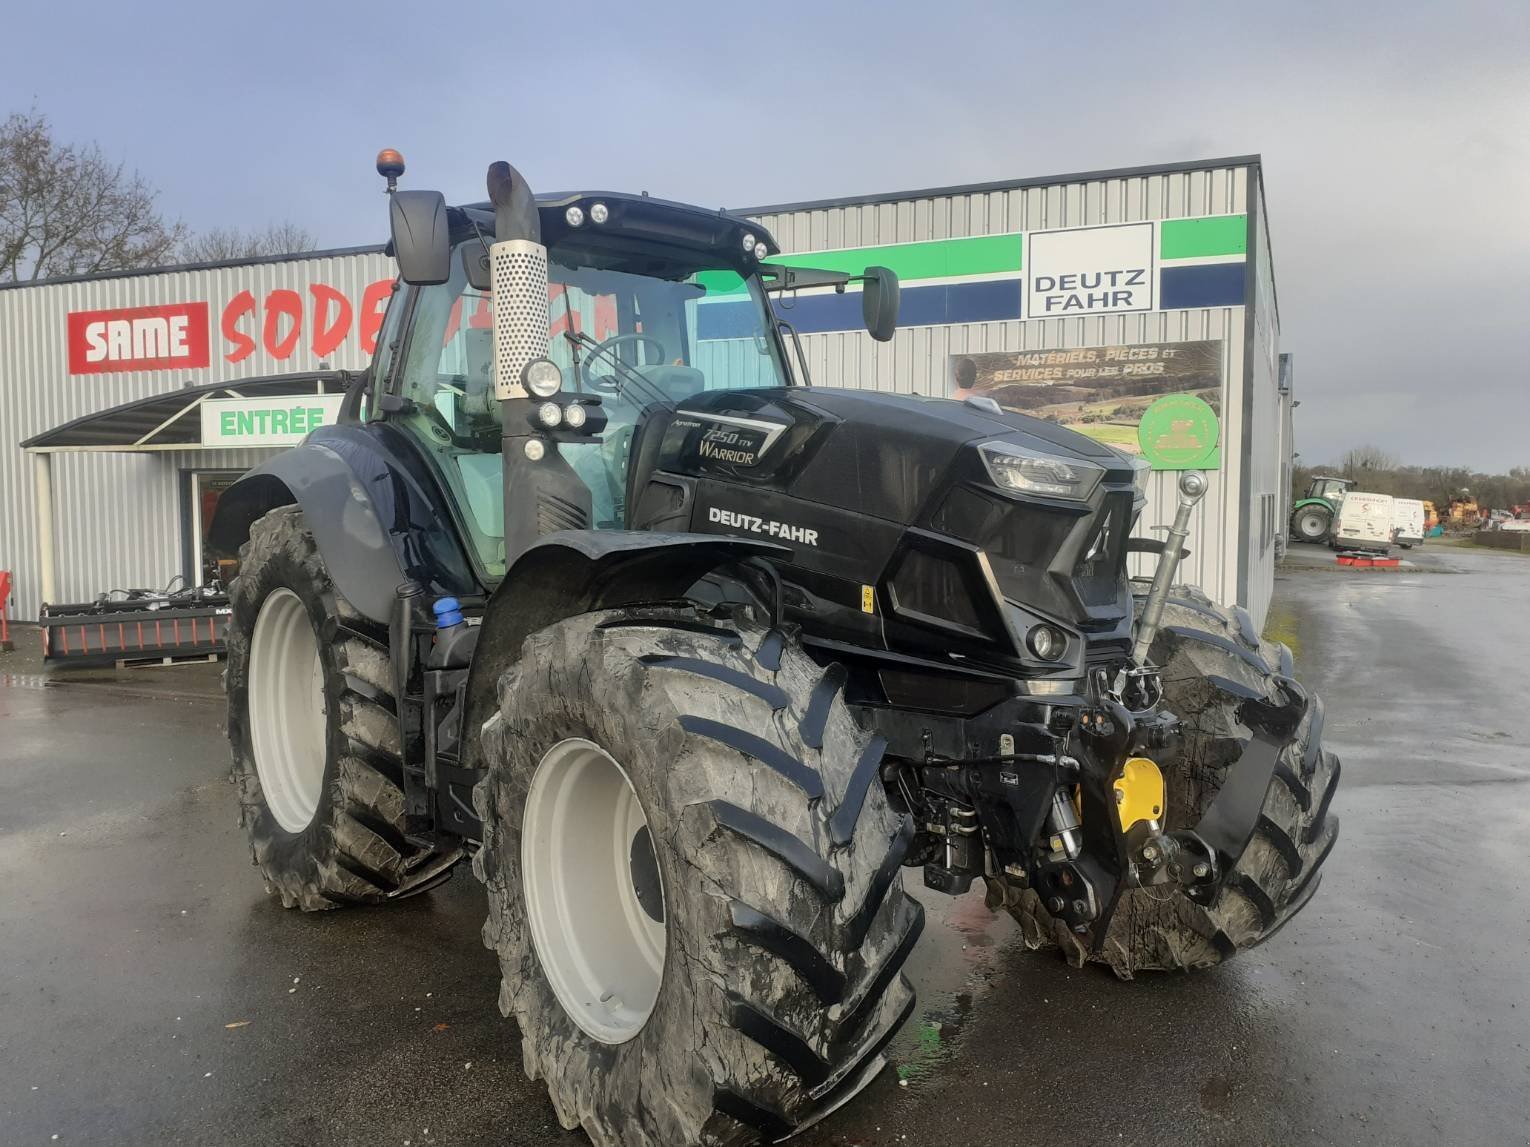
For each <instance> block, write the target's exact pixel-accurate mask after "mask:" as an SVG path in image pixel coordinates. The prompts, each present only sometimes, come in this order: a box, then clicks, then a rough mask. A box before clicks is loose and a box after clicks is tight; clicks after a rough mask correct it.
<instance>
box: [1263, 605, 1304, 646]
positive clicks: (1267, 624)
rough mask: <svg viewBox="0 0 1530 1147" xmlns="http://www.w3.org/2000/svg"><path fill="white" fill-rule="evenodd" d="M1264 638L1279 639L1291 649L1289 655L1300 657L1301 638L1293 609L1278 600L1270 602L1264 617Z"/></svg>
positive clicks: (1269, 639) (1268, 639) (1267, 639)
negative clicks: (1268, 610)
mask: <svg viewBox="0 0 1530 1147" xmlns="http://www.w3.org/2000/svg"><path fill="white" fill-rule="evenodd" d="M1264 639H1265V640H1266V641H1279V642H1280V643H1281V644H1283V645H1285V647H1286V648H1287V649H1289V650H1290V651H1291V656H1293V657H1297V658H1299V657H1301V655H1302V638H1301V634H1300V633H1299V632H1298V631H1297V626H1296V613H1295V611H1294V610H1292V609H1291V608H1290V607H1289V606H1287V605H1285V604H1284V603H1282V602H1280V601H1274V602H1271V603H1270V612H1269V613H1268V614H1267V615H1266V617H1265V619H1264Z"/></svg>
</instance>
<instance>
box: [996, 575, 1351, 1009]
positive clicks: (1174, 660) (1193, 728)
mask: <svg viewBox="0 0 1530 1147" xmlns="http://www.w3.org/2000/svg"><path fill="white" fill-rule="evenodd" d="M1151 656H1152V660H1153V662H1154V663H1155V664H1157V665H1160V666H1162V667H1163V684H1164V704H1165V705H1166V706H1167V707H1168V708H1169V709H1170V710H1172V711H1173V712H1174V713H1175V714H1176V715H1178V717H1179V718H1180V720H1181V722H1182V731H1183V736H1182V741H1181V745H1180V747H1179V749H1178V751H1176V752H1175V753H1174V754H1173V755H1165V756H1164V757H1163V758H1162V760H1161V762H1160V763H1161V764H1162V766H1163V774H1164V784H1165V788H1166V793H1165V796H1166V798H1167V801H1168V808H1167V811H1166V815H1165V826H1166V827H1167V828H1170V829H1174V828H1190V827H1193V826H1194V825H1195V824H1196V823H1197V822H1199V820H1200V818H1201V814H1202V813H1203V812H1204V811H1205V809H1206V807H1207V806H1208V805H1209V804H1210V803H1211V801H1212V799H1213V798H1214V797H1215V796H1216V795H1217V793H1218V792H1219V791H1220V790H1221V787H1222V781H1223V779H1224V778H1225V777H1226V775H1227V769H1228V767H1229V766H1230V765H1231V764H1232V762H1234V761H1235V760H1237V759H1238V757H1239V756H1240V755H1241V754H1242V752H1243V748H1244V745H1245V744H1246V742H1247V740H1248V737H1249V733H1248V731H1247V730H1246V729H1245V728H1244V727H1243V726H1242V725H1241V724H1240V723H1239V722H1238V719H1237V708H1238V702H1237V699H1236V698H1234V697H1230V696H1229V695H1228V694H1227V693H1225V692H1223V691H1222V690H1219V689H1216V688H1214V687H1213V686H1212V685H1211V683H1210V682H1209V681H1208V680H1207V678H1208V677H1212V676H1218V677H1225V678H1229V679H1231V680H1233V681H1237V682H1240V683H1242V684H1244V685H1246V686H1248V687H1249V688H1252V689H1256V690H1259V691H1261V692H1263V693H1265V694H1266V695H1271V696H1273V689H1272V685H1271V678H1272V677H1273V676H1274V675H1276V674H1280V675H1283V676H1290V675H1291V672H1292V661H1291V653H1290V650H1288V649H1287V648H1286V647H1285V646H1284V645H1280V644H1278V643H1275V642H1268V641H1261V640H1260V639H1259V635H1258V634H1257V633H1256V632H1255V631H1254V627H1253V625H1252V623H1251V622H1250V621H1249V617H1248V614H1247V613H1246V612H1243V611H1241V610H1238V611H1235V610H1229V609H1226V608H1224V607H1223V606H1220V605H1217V604H1216V603H1214V602H1213V601H1212V600H1211V599H1210V598H1208V597H1207V596H1206V595H1205V594H1204V593H1202V592H1201V591H1200V590H1198V589H1195V588H1193V587H1189V586H1176V587H1174V588H1173V589H1172V590H1171V591H1170V595H1169V602H1168V604H1167V605H1166V606H1165V608H1164V615H1163V627H1162V628H1161V629H1160V630H1159V634H1158V638H1157V640H1156V641H1154V643H1153V649H1152V655H1151ZM1322 736H1323V702H1322V700H1321V699H1320V698H1318V697H1317V696H1315V695H1314V696H1313V697H1312V699H1311V703H1310V705H1309V706H1308V710H1307V715H1306V717H1305V718H1303V720H1302V722H1301V724H1300V726H1299V727H1298V728H1297V729H1296V731H1295V732H1294V733H1293V734H1292V735H1291V737H1290V739H1289V740H1288V741H1287V743H1286V745H1285V746H1284V748H1282V750H1281V752H1280V757H1279V760H1278V762H1277V764H1276V767H1275V776H1274V778H1273V779H1272V780H1271V782H1270V787H1269V789H1268V790H1267V791H1266V793H1265V798H1264V807H1263V810H1262V812H1261V814H1260V816H1259V820H1258V826H1257V827H1256V829H1255V831H1254V836H1253V839H1252V840H1251V841H1250V842H1249V845H1248V848H1247V849H1246V850H1245V851H1244V853H1243V855H1242V857H1241V858H1240V859H1239V860H1238V863H1237V864H1236V865H1235V866H1234V868H1233V870H1232V872H1231V873H1229V874H1228V875H1227V877H1226V878H1225V879H1224V881H1223V884H1222V888H1221V892H1220V893H1219V894H1218V897H1217V899H1216V901H1215V903H1213V904H1212V905H1210V906H1209V907H1203V906H1201V905H1199V904H1197V903H1195V902H1194V901H1192V900H1190V899H1189V898H1188V897H1186V896H1184V895H1182V894H1181V893H1179V892H1178V891H1171V890H1169V889H1166V888H1162V887H1158V888H1148V889H1133V890H1130V891H1128V892H1125V893H1123V894H1122V896H1121V900H1120V902H1119V904H1118V905H1117V907H1116V912H1115V915H1114V916H1113V917H1112V918H1111V922H1110V927H1109V929H1108V931H1107V932H1106V936H1105V943H1104V944H1103V945H1102V948H1101V950H1100V951H1099V952H1098V953H1090V952H1088V951H1087V950H1086V949H1085V948H1084V946H1083V945H1082V944H1080V943H1079V941H1078V939H1077V938H1076V937H1075V936H1074V934H1073V933H1072V932H1070V931H1069V930H1068V928H1067V927H1066V926H1064V925H1063V924H1061V923H1059V922H1058V921H1056V920H1054V919H1053V918H1052V917H1051V916H1050V915H1049V914H1048V913H1047V911H1046V909H1045V908H1044V907H1043V906H1042V903H1041V899H1040V897H1038V896H1037V895H1036V893H1035V892H1034V891H1032V890H1030V889H1017V888H1013V887H1010V886H1007V885H1004V884H1000V883H997V882H993V881H990V883H989V903H990V904H991V905H992V906H993V907H995V908H997V907H999V906H1000V905H1003V906H1005V907H1008V908H1009V910H1010V912H1011V913H1012V914H1013V915H1014V917H1015V919H1016V920H1017V921H1018V922H1019V924H1020V926H1021V928H1022V929H1023V930H1024V932H1025V937H1026V941H1027V943H1028V944H1029V946H1031V947H1033V948H1039V947H1044V946H1051V945H1056V946H1058V947H1060V948H1061V949H1062V950H1063V952H1064V954H1065V955H1067V956H1068V958H1069V960H1070V961H1071V962H1073V963H1074V964H1083V963H1085V962H1086V961H1095V962H1100V963H1104V964H1108V965H1109V966H1110V967H1111V968H1112V969H1113V970H1114V971H1115V972H1116V974H1117V975H1119V976H1121V977H1122V978H1123V979H1130V978H1131V977H1132V976H1133V975H1134V974H1135V973H1137V972H1142V971H1163V970H1189V969H1192V968H1205V967H1210V966H1212V965H1214V964H1219V963H1221V962H1222V961H1223V960H1226V959H1228V958H1229V957H1231V956H1233V955H1236V954H1237V953H1238V952H1240V951H1243V950H1244V949H1246V948H1251V947H1253V946H1254V945H1255V944H1258V943H1259V942H1261V941H1262V940H1265V939H1268V938H1269V937H1270V936H1271V935H1273V934H1274V933H1275V932H1276V931H1278V930H1279V929H1280V928H1281V927H1282V926H1283V925H1284V924H1285V923H1286V922H1287V921H1288V920H1290V918H1291V917H1292V916H1293V915H1295V913H1296V912H1297V911H1298V910H1299V909H1300V908H1301V907H1302V906H1303V905H1305V904H1306V903H1307V901H1308V899H1309V898H1310V897H1311V896H1312V894H1313V893H1314V892H1316V891H1317V887H1318V883H1319V881H1320V880H1321V879H1322V873H1321V871H1320V869H1321V867H1322V864H1323V862H1324V861H1325V860H1326V859H1327V858H1328V854H1329V852H1330V851H1331V850H1332V849H1333V846H1334V844H1335V842H1336V841H1337V840H1338V835H1339V818H1338V817H1336V816H1334V815H1332V814H1331V813H1330V812H1329V804H1330V802H1331V801H1332V800H1333V795H1334V792H1335V790H1336V789H1337V787H1338V783H1339V758H1338V757H1337V756H1335V755H1334V754H1333V753H1330V752H1328V751H1326V750H1325V749H1324V748H1323V745H1322Z"/></svg>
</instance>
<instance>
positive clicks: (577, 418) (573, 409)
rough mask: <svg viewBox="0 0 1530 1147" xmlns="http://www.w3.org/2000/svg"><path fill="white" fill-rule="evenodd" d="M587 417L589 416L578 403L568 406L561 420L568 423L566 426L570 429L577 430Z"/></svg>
mask: <svg viewBox="0 0 1530 1147" xmlns="http://www.w3.org/2000/svg"><path fill="white" fill-rule="evenodd" d="M588 417H589V416H588V415H587V414H586V413H585V410H584V407H582V406H580V405H579V404H578V403H575V404H574V405H573V406H570V407H568V408H567V409H566V410H564V412H563V421H564V422H565V423H567V424H568V428H569V429H570V430H578V429H579V428H580V427H581V426H583V425H584V423H585V420H586V419H587V418H588Z"/></svg>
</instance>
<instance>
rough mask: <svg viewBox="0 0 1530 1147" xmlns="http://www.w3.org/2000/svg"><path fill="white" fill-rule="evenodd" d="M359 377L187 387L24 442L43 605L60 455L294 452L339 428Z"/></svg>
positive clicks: (287, 377)
mask: <svg viewBox="0 0 1530 1147" xmlns="http://www.w3.org/2000/svg"><path fill="white" fill-rule="evenodd" d="M356 377H357V376H356V375H354V374H352V373H351V372H350V371H344V370H334V371H315V372H313V373H309V374H279V375H269V376H267V377H265V378H247V379H242V380H241V381H239V382H215V383H209V384H207V385H205V386H188V387H184V388H183V389H181V390H172V391H168V392H165V393H162V394H151V395H149V396H148V397H147V398H139V399H136V400H134V401H133V402H125V403H123V404H122V405H121V406H113V407H111V408H110V409H108V410H102V411H99V412H97V413H95V414H87V415H85V416H84V417H83V418H76V419H74V420H72V421H70V422H65V423H63V424H61V425H59V426H55V427H54V428H53V429H52V430H47V431H44V432H43V433H42V434H37V435H34V436H33V437H31V438H28V439H27V440H26V441H24V442H22V443H21V448H22V449H23V450H25V451H27V452H28V453H30V454H31V455H32V460H33V466H34V480H33V484H32V485H33V492H34V495H35V497H36V510H37V565H38V574H39V579H40V581H41V583H42V587H41V588H42V598H43V601H44V602H55V601H57V598H56V596H55V586H56V581H55V577H54V537H55V530H54V521H53V455H54V454H62V453H71V452H84V451H115V452H118V453H124V454H146V453H151V452H154V451H168V450H226V449H229V448H236V449H237V448H241V447H273V446H290V445H292V444H293V443H295V442H298V441H299V440H301V439H302V437H303V436H304V435H305V434H307V433H308V432H309V431H310V430H315V429H317V428H318V427H320V426H324V425H327V424H329V423H332V422H334V421H336V419H337V418H338V417H339V414H340V407H341V404H342V403H343V402H344V400H345V393H346V389H347V388H348V387H349V386H350V384H351V383H352V381H354V380H355V378H356Z"/></svg>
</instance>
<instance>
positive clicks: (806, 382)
mask: <svg viewBox="0 0 1530 1147" xmlns="http://www.w3.org/2000/svg"><path fill="white" fill-rule="evenodd" d="M776 330H777V331H785V332H786V333H787V334H789V335H791V336H792V349H793V350H794V351H796V354H797V369H798V371H799V372H801V374H802V385H803V386H812V385H813V379H812V377H811V376H810V375H809V374H808V364H807V356H806V355H805V354H803V353H802V339H800V338H799V337H798V336H797V328H796V327H794V326H792V324H791V323H789V322H787V321H786V320H785V319H777V320H776Z"/></svg>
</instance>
